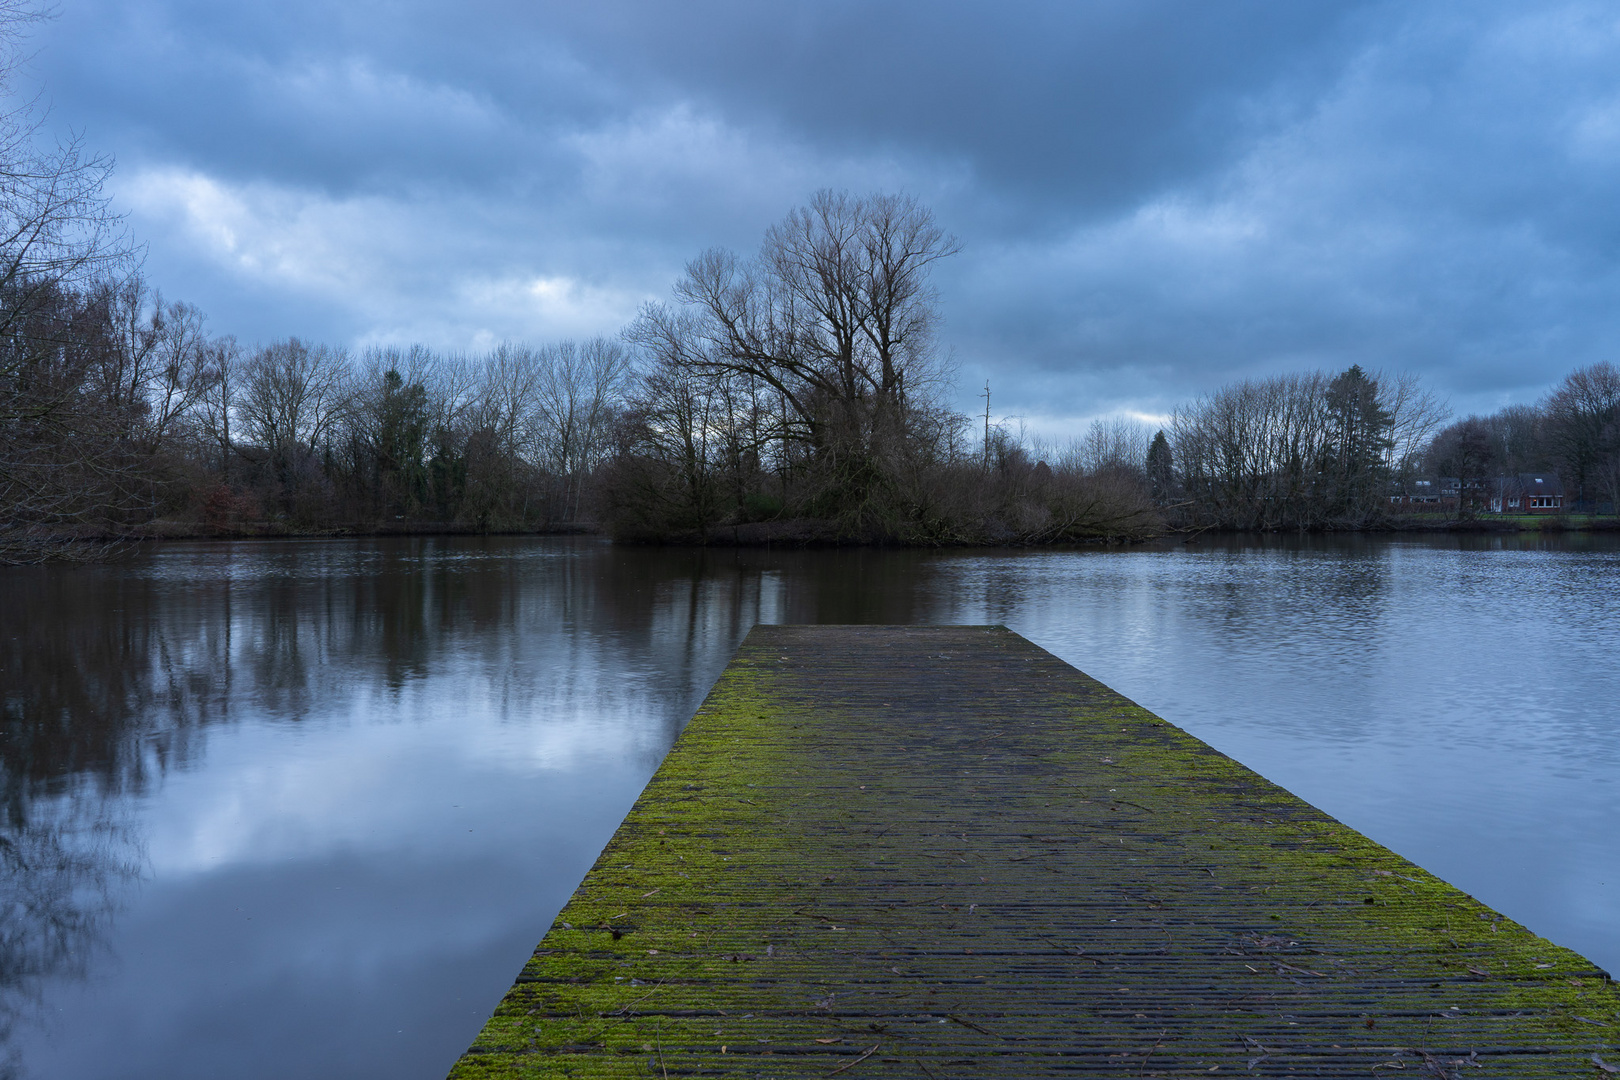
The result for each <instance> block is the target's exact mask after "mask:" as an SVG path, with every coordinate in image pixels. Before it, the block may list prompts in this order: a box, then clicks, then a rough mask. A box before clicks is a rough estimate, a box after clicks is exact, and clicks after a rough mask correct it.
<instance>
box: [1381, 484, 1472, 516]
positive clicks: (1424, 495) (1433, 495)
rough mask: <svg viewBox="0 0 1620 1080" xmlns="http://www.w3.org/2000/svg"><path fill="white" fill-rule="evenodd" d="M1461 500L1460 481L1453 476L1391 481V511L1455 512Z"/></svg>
mask: <svg viewBox="0 0 1620 1080" xmlns="http://www.w3.org/2000/svg"><path fill="white" fill-rule="evenodd" d="M1461 498H1462V481H1460V480H1458V479H1457V478H1456V477H1455V476H1414V477H1411V478H1410V479H1407V480H1395V481H1391V483H1390V485H1389V504H1390V509H1392V510H1415V511H1419V512H1421V511H1424V510H1455V509H1457V504H1458V502H1459V500H1460V499H1461Z"/></svg>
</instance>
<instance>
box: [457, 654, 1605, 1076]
mask: <svg viewBox="0 0 1620 1080" xmlns="http://www.w3.org/2000/svg"><path fill="white" fill-rule="evenodd" d="M1617 1021H1620V998H1617V994H1616V992H1615V989H1614V988H1613V987H1612V986H1611V984H1610V983H1609V982H1608V980H1607V977H1606V976H1605V975H1604V974H1603V973H1602V972H1600V971H1598V970H1596V969H1595V968H1594V967H1593V965H1592V964H1591V963H1590V962H1589V961H1587V960H1584V959H1583V958H1581V957H1580V956H1578V955H1576V954H1574V953H1572V952H1570V951H1568V950H1566V949H1563V948H1560V947H1558V946H1556V945H1553V944H1551V943H1550V942H1548V941H1546V940H1544V939H1542V938H1538V937H1536V936H1534V935H1532V934H1530V933H1529V932H1528V931H1526V930H1525V929H1524V928H1523V927H1521V926H1519V925H1517V924H1515V923H1513V922H1511V921H1509V920H1507V919H1505V918H1503V917H1502V916H1500V915H1498V914H1496V913H1494V912H1492V911H1491V910H1489V909H1488V908H1486V907H1484V906H1483V905H1481V904H1479V903H1478V902H1476V901H1474V900H1473V899H1471V898H1469V897H1468V896H1466V895H1464V894H1463V893H1461V892H1459V891H1458V890H1456V889H1454V888H1452V887H1451V886H1449V885H1447V884H1445V883H1444V882H1442V881H1439V880H1438V879H1436V878H1434V877H1433V876H1432V875H1430V874H1428V873H1426V872H1424V871H1423V870H1421V869H1419V868H1418V867H1416V866H1413V865H1412V864H1411V863H1409V862H1407V861H1405V860H1403V859H1401V858H1400V857H1399V856H1397V855H1395V854H1393V853H1391V852H1390V851H1388V850H1386V849H1385V848H1383V847H1380V846H1379V845H1377V844H1375V843H1373V842H1371V841H1370V840H1368V839H1366V838H1365V837H1363V836H1361V835H1360V834H1359V833H1356V832H1355V831H1353V830H1351V829H1349V828H1347V827H1346V826H1344V825H1342V824H1340V823H1338V822H1336V821H1334V820H1333V819H1332V818H1329V817H1328V816H1327V815H1325V814H1323V813H1322V812H1320V811H1319V810H1316V809H1315V808H1313V807H1311V806H1310V805H1308V804H1306V803H1304V802H1302V801H1301V800H1299V799H1298V798H1296V797H1294V796H1293V795H1290V794H1289V793H1288V792H1286V791H1284V790H1282V789H1281V788H1278V787H1277V786H1275V785H1274V784H1271V783H1269V782H1267V781H1266V780H1264V779H1262V778H1261V777H1259V776H1257V775H1256V774H1254V773H1253V772H1251V771H1249V770H1248V769H1246V768H1244V767H1243V766H1241V765H1239V764H1237V763H1236V762H1234V761H1232V760H1231V759H1229V758H1227V757H1225V756H1223V755H1221V754H1219V753H1217V752H1216V751H1214V750H1212V749H1211V748H1210V747H1208V746H1207V745H1205V744H1204V743H1202V742H1200V741H1199V740H1197V739H1195V738H1193V737H1191V736H1189V735H1187V734H1185V733H1184V732H1182V731H1180V730H1178V729H1177V728H1175V727H1172V726H1171V725H1169V724H1167V723H1165V722H1164V721H1162V720H1160V719H1158V718H1157V717H1155V716H1153V715H1152V714H1151V713H1148V712H1147V711H1145V710H1143V709H1141V708H1139V707H1138V706H1136V705H1133V704H1132V703H1131V702H1129V701H1127V700H1125V699H1124V698H1122V697H1120V696H1119V695H1118V694H1116V693H1114V692H1113V691H1111V690H1109V689H1108V688H1107V687H1105V686H1103V685H1101V684H1100V683H1098V682H1096V681H1094V680H1092V679H1090V678H1088V677H1087V676H1085V675H1083V674H1081V673H1080V672H1078V671H1076V670H1075V669H1074V668H1072V667H1070V666H1068V665H1067V664H1064V663H1063V662H1062V661H1060V660H1058V659H1056V658H1055V657H1053V656H1052V655H1050V654H1049V653H1047V652H1044V651H1043V650H1041V649H1039V648H1036V647H1035V646H1034V645H1032V644H1030V643H1029V642H1027V641H1025V640H1024V639H1023V638H1020V637H1018V636H1017V635H1016V634H1013V633H1011V632H1010V631H1008V630H1006V629H1003V628H999V627H849V626H845V627H777V626H761V627H758V628H756V629H755V630H754V631H753V632H752V633H751V634H750V635H749V637H748V639H747V641H746V642H745V643H744V644H743V647H742V649H741V650H740V652H739V653H738V655H737V657H736V659H735V660H734V661H733V662H732V664H731V665H730V666H729V667H728V668H727V669H726V672H725V674H724V675H723V676H722V677H721V678H720V681H719V682H718V683H716V684H715V687H714V689H713V691H712V692H711V693H710V694H709V697H708V699H707V700H706V701H705V702H704V704H703V706H702V708H701V709H699V710H698V713H697V715H696V717H695V718H694V719H693V721H692V723H691V725H690V726H689V727H688V728H687V730H686V732H685V733H684V734H683V735H682V736H681V738H680V740H679V741H678V742H677V743H676V745H675V747H674V748H673V749H672V750H671V751H670V753H669V756H668V758H667V759H666V760H665V761H664V763H663V766H662V767H661V768H660V769H659V770H658V773H657V775H656V776H654V777H653V779H652V781H651V782H650V783H649V784H648V785H647V789H646V791H645V792H644V793H643V794H642V796H641V798H640V800H639V801H638V802H637V803H636V805H635V808H634V809H633V810H632V811H631V813H630V815H629V816H628V817H627V818H626V819H625V821H624V824H623V826H621V827H620V829H619V831H618V833H617V835H615V836H614V838H613V840H612V841H611V842H610V843H609V844H608V846H607V848H606V849H605V850H604V851H603V853H602V856H601V858H600V859H599V860H598V861H597V863H596V865H595V867H594V868H592V870H591V871H590V873H589V874H588V875H587V876H586V878H585V881H584V883H583V884H581V885H580V887H579V891H578V892H577V893H575V895H574V897H573V899H572V900H571V901H570V902H569V903H568V905H567V907H565V908H564V909H563V911H562V913H561V915H560V916H559V917H558V919H557V922H556V923H555V924H554V925H553V926H552V928H551V930H550V932H549V933H547V934H546V936H545V940H543V941H542V942H541V943H540V947H539V948H538V949H537V950H536V951H535V954H534V958H533V959H532V960H530V961H529V963H528V965H527V966H526V967H525V968H524V969H523V972H522V974H521V975H520V976H519V977H518V981H517V983H516V985H515V986H513V987H512V990H511V991H510V993H508V994H507V996H506V998H505V1000H503V1001H502V1002H501V1004H500V1006H499V1008H498V1009H497V1010H496V1012H495V1015H494V1017H493V1018H492V1019H491V1020H490V1022H489V1024H488V1026H487V1027H485V1029H484V1031H483V1033H482V1034H481V1035H479V1037H478V1040H477V1041H476V1042H475V1043H474V1044H473V1046H472V1048H471V1049H470V1050H469V1051H468V1053H467V1055H466V1056H465V1057H463V1058H462V1059H461V1061H459V1062H458V1063H457V1064H456V1066H455V1068H454V1070H453V1072H452V1073H451V1075H452V1076H453V1077H459V1078H471V1077H516V1076H578V1077H606V1076H615V1077H617V1076H634V1077H647V1076H653V1077H662V1076H666V1075H667V1076H671V1077H675V1076H721V1075H724V1076H766V1077H776V1076H782V1077H787V1076H792V1077H813V1076H833V1075H839V1076H845V1077H851V1078H856V1077H861V1076H876V1075H880V1074H881V1075H895V1076H907V1077H915V1078H924V1080H926V1078H930V1077H932V1078H945V1077H954V1078H960V1080H965V1078H971V1077H984V1076H1017V1077H1043V1076H1058V1075H1071V1074H1075V1073H1086V1074H1093V1075H1101V1076H1113V1077H1141V1076H1193V1075H1199V1076H1207V1075H1212V1074H1213V1075H1228V1074H1238V1075H1242V1076H1256V1077H1258V1076H1330V1077H1358V1078H1366V1077H1368V1076H1382V1075H1399V1076H1430V1077H1450V1076H1465V1077H1476V1076H1477V1077H1531V1076H1557V1077H1602V1076H1604V1075H1607V1074H1611V1073H1614V1072H1615V1071H1616V1069H1617V1068H1620V1050H1614V1051H1611V1050H1610V1049H1609V1048H1610V1047H1613V1046H1616V1045H1617V1044H1620V1027H1617V1026H1616V1024H1617ZM1600 1062H1601V1064H1600Z"/></svg>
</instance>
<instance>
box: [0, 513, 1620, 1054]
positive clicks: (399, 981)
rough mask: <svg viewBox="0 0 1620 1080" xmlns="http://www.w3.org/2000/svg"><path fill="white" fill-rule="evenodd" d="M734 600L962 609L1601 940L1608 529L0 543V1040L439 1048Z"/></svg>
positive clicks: (203, 1047) (1474, 887)
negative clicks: (58, 562) (61, 554)
mask: <svg viewBox="0 0 1620 1080" xmlns="http://www.w3.org/2000/svg"><path fill="white" fill-rule="evenodd" d="M756 622H868V623H1003V624H1005V625H1007V626H1010V627H1011V628H1012V629H1014V630H1016V631H1018V632H1019V633H1021V634H1024V635H1025V636H1026V637H1029V638H1030V639H1032V640H1033V641H1035V642H1036V643H1037V644H1039V645H1042V646H1044V647H1045V648H1047V649H1050V650H1051V651H1052V652H1054V653H1056V654H1057V655H1059V656H1061V657H1062V658H1063V659H1065V660H1067V661H1069V662H1070V663H1072V664H1074V665H1076V666H1077V667H1079V668H1081V669H1082V670H1084V671H1086V672H1087V673H1089V674H1091V675H1093V676H1095V677H1097V678H1099V679H1101V680H1102V681H1103V682H1105V683H1107V684H1109V685H1110V686H1112V687H1114V688H1115V689H1117V690H1119V691H1120V692H1121V693H1124V694H1125V695H1127V696H1129V697H1131V698H1134V699H1135V700H1136V701H1138V702H1140V703H1141V704H1143V705H1145V706H1146V707H1147V708H1149V709H1152V710H1153V711H1155V712H1157V713H1158V714H1159V715H1161V716H1163V717H1165V718H1166V719H1168V720H1170V721H1172V722H1173V723H1175V724H1177V725H1179V726H1181V727H1182V728H1184V729H1186V730H1188V731H1190V732H1192V733H1193V734H1195V735H1197V736H1198V737H1200V738H1202V739H1204V740H1206V741H1208V742H1209V743H1211V744H1213V745H1214V746H1216V747H1218V748H1219V749H1221V750H1223V751H1225V752H1226V753H1228V754H1231V755H1232V756H1234V757H1236V758H1238V759H1239V760H1240V761H1242V762H1244V763H1245V764H1247V765H1249V766H1251V767H1253V768H1254V769H1256V770H1257V771H1259V772H1260V773H1262V774H1263V775H1265V776H1267V777H1268V778H1270V779H1272V780H1274V781H1276V782H1277V783H1279V784H1282V785H1283V786H1284V787H1287V788H1289V789H1290V790H1292V791H1294V792H1295V793H1297V794H1299V795H1300V796H1302V797H1303V798H1305V799H1307V800H1309V801H1310V802H1312V803H1315V804H1316V805H1317V806H1319V807H1321V808H1322V809H1324V810H1326V811H1328V812H1329V813H1331V814H1333V815H1335V816H1337V817H1338V818H1340V819H1341V820H1343V821H1345V822H1347V823H1348V824H1350V825H1352V826H1354V827H1356V828H1358V829H1360V830H1362V831H1363V832H1365V833H1367V834H1368V835H1369V836H1371V837H1373V838H1374V839H1376V840H1378V841H1380V842H1382V843H1384V844H1386V845H1388V846H1389V847H1391V848H1393V849H1395V850H1396V851H1398V852H1400V853H1401V854H1402V855H1405V856H1407V857H1408V858H1411V859H1413V860H1414V861H1416V862H1418V863H1420V864H1422V865H1423V866H1425V867H1427V868H1428V869H1430V870H1432V871H1434V872H1435V873H1437V874H1439V875H1440V876H1442V877H1444V878H1446V879H1448V880H1449V881H1451V882H1453V883H1454V884H1456V885H1458V886H1460V887H1461V888H1462V889H1464V890H1466V891H1468V892H1470V893H1472V894H1474V895H1475V896H1477V897H1478V898H1480V899H1481V900H1483V901H1484V902H1485V903H1487V904H1490V905H1491V906H1493V907H1496V908H1497V909H1499V910H1501V911H1503V912H1505V913H1506V914H1508V915H1509V916H1511V917H1512V918H1514V919H1517V920H1519V921H1520V922H1523V923H1525V924H1526V925H1528V926H1529V927H1530V928H1531V929H1532V930H1534V931H1536V932H1538V933H1541V934H1544V935H1546V936H1548V937H1550V938H1552V939H1553V940H1555V941H1557V942H1559V943H1560V944H1563V945H1567V946H1569V947H1571V948H1573V949H1575V950H1577V951H1579V952H1581V953H1584V954H1585V955H1587V956H1588V957H1590V958H1591V959H1593V960H1594V961H1596V962H1597V963H1598V965H1599V966H1601V967H1605V968H1608V969H1610V970H1620V900H1617V894H1620V889H1617V886H1620V880H1617V878H1620V830H1617V829H1616V828H1615V824H1616V822H1620V783H1617V779H1616V777H1617V775H1620V768H1617V765H1620V720H1617V709H1616V703H1617V701H1620V648H1617V646H1620V630H1617V627H1620V537H1616V536H1614V535H1569V534H1566V535H1564V536H1555V537H1545V538H1544V537H1539V536H1516V535H1508V536H1467V537H1460V536H1426V537H1417V538H1391V537H1361V536H1355V537H1333V538H1249V539H1220V540H1212V539H1205V540H1204V541H1203V542H1200V543H1196V544H1181V543H1170V542H1166V543H1163V544H1159V545H1153V546H1148V547H1141V548H1132V549H1109V550H1088V551H1079V550H1077V551H1044V550H1034V551H995V552H982V551H976V552H966V551H948V552H896V551H872V550H851V551H813V552H804V551H801V552H772V551H764V550H748V551H730V550H715V551H696V550H649V549H633V548H630V549H627V548H616V547H613V546H610V545H608V544H605V543H602V542H599V541H595V540H587V539H531V538H453V539H451V538H424V539H388V540H347V541H286V542H239V543H212V544H170V545H165V546H161V547H154V548H151V549H148V550H144V551H141V552H138V553H136V554H134V555H131V556H129V557H127V558H124V559H121V560H119V561H116V562H113V563H108V564H102V565H94V566H81V567H72V566H53V567H18V568H10V569H0V796H3V799H4V817H3V819H0V859H3V860H4V875H3V878H0V912H3V916H0V918H3V922H0V1047H3V1049H0V1076H12V1075H15V1076H22V1077H38V1078H81V1077H82V1078H95V1080H115V1078H124V1077H128V1078H148V1077H163V1078H165V1080H178V1078H190V1077H198V1078H202V1077H207V1078H215V1077H220V1076H231V1077H237V1078H250V1077H267V1078H269V1077H274V1078H278V1080H279V1078H284V1077H289V1076H299V1077H312V1078H314V1077H333V1078H337V1077H343V1078H354V1077H389V1078H392V1080H402V1078H415V1077H421V1078H439V1077H442V1076H443V1075H444V1073H445V1072H446V1070H447V1069H448V1068H449V1066H450V1064H451V1063H452V1062H453V1061H454V1060H455V1059H456V1057H457V1056H458V1055H459V1054H460V1053H461V1051H462V1050H463V1049H464V1048H465V1047H466V1045H467V1044H468V1043H469V1042H470V1041H471V1039H472V1037H473V1035H474V1034H475V1033H476V1032H477V1030H478V1028H479V1027H480V1026H481V1025H482V1023H483V1021H484V1019H485V1018H486V1017H487V1016H488V1014H489V1012H490V1010H491V1009H492V1008H493V1007H494V1005H495V1003H496V1002H497V1001H498V1000H499V999H500V997H501V995H502V994H503V993H504V992H505V991H506V989H507V987H508V986H509V985H510V983H511V981H512V978H513V976H514V975H515V974H516V973H517V971H518V969H519V968H520V967H521V966H522V964H523V961H524V960H525V959H526V958H527V956H528V955H529V953H530V951H531V950H532V949H533V947H534V945H535V943H536V942H537V941H538V940H539V938H540V936H541V935H542V934H543V933H544V931H545V930H546V928H547V927H548V926H549V925H550V922H551V919H552V917H553V916H554V915H555V913H556V911H557V910H558V909H559V908H560V907H561V906H562V904H563V902H564V901H565V900H566V899H567V897H568V895H569V894H570V893H571V892H572V891H573V889H574V887H575V886H576V885H577V884H578V882H579V879H580V878H581V877H582V876H583V875H584V872H585V870H586V869H587V868H588V867H589V866H590V864H591V863H592V862H593V861H594V859H595V857H596V854H597V851H598V850H599V849H600V847H601V846H602V844H603V843H605V842H606V840H607V839H608V837H609V836H610V835H612V833H613V830H614V829H615V828H616V826H617V825H618V822H619V820H620V818H621V817H622V816H623V814H624V813H625V811H626V810H627V809H628V808H629V806H630V804H631V803H632V802H633V801H634V799H635V796H636V795H637V793H638V792H639V791H640V789H641V787H642V785H643V784H644V783H645V782H646V780H647V778H648V777H649V776H650V775H651V773H652V771H653V770H654V769H655V768H656V767H657V766H658V763H659V761H660V760H661V758H662V756H663V754H664V752H665V750H666V749H667V748H668V747H669V745H670V742H671V741H672V740H673V739H674V738H675V736H676V734H677V733H678V732H679V731H680V728H681V726H682V724H683V723H684V722H685V721H686V719H687V718H688V717H689V716H690V715H691V713H692V712H693V710H694V709H695V708H696V707H697V705H698V703H699V701H701V699H702V697H703V695H704V693H705V692H706V691H707V689H708V687H709V685H710V684H711V683H712V682H713V680H714V679H715V678H716V677H717V676H718V675H719V673H720V671H721V669H722V668H723V667H724V666H725V664H726V662H727V661H728V660H729V658H730V656H731V653H732V651H733V650H734V649H735V648H736V646H737V644H738V643H739V642H740V641H741V639H742V637H743V635H744V634H746V633H747V631H748V629H749V627H751V626H752V625H753V624H754V623H756Z"/></svg>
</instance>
